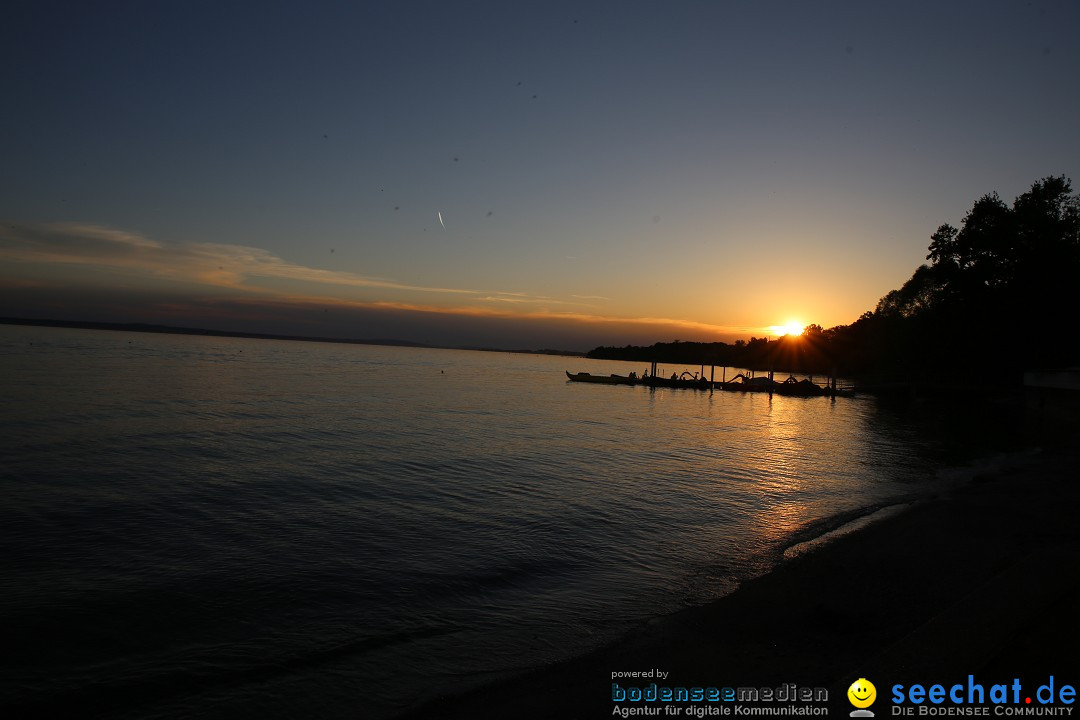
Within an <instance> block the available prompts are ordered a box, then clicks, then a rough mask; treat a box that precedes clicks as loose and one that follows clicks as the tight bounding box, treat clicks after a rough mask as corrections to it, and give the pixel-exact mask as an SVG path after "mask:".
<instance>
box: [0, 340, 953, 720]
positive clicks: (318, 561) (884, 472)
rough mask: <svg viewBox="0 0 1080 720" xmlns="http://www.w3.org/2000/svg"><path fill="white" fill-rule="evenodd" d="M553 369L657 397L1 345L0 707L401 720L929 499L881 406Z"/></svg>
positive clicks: (553, 362)
mask: <svg viewBox="0 0 1080 720" xmlns="http://www.w3.org/2000/svg"><path fill="white" fill-rule="evenodd" d="M564 369H571V370H574V369H579V370H588V371H590V372H593V373H605V372H623V373H625V372H628V371H629V370H637V371H638V372H640V371H641V368H639V367H636V366H628V365H626V364H620V363H607V362H600V361H588V360H582V359H570V358H557V357H547V356H529V355H510V354H504V353H482V352H466V351H450V350H416V349H407V348H393V347H374V346H362V345H339V344H324V343H302V342H286V341H280V342H279V341H267V340H246V339H233V338H210V337H194V336H178V335H153V334H135V333H132V334H128V333H117V332H103V331H89V330H68V329H50V328H21V327H10V326H0V377H2V380H0V382H2V384H3V386H2V389H3V396H4V402H3V410H2V411H0V449H2V456H3V465H2V478H0V482H2V486H0V487H2V490H0V493H2V495H0V500H2V502H0V544H2V546H3V553H2V556H0V562H2V570H3V572H2V575H0V584H2V593H0V617H2V619H3V625H4V627H5V628H8V630H5V635H6V637H5V645H6V649H5V660H4V661H3V662H4V664H5V666H4V667H3V668H2V672H0V686H2V687H0V697H4V698H7V699H8V700H9V702H11V703H12V704H13V705H15V706H16V707H21V708H23V709H26V708H35V709H42V708H44V709H48V708H49V707H60V706H63V707H71V706H72V705H73V704H74V706H77V707H79V708H80V709H81V711H82V714H83V715H84V716H92V715H100V716H111V717H112V716H115V717H196V716H198V717H237V716H261V717H266V716H284V715H287V714H290V713H292V714H304V715H310V716H320V717H328V718H333V717H366V718H376V719H377V718H381V717H390V716H392V715H394V714H396V713H398V712H401V711H402V710H403V709H405V708H408V707H409V706H410V705H412V704H414V703H416V702H419V701H422V700H424V699H427V698H430V697H431V696H432V695H433V694H437V693H440V692H445V691H447V690H448V689H452V688H460V687H465V686H468V685H471V684H477V683H481V682H485V681H488V680H491V679H493V678H497V677H499V676H500V675H501V674H503V673H506V672H508V671H513V670H515V669H520V668H526V667H530V666H534V665H537V664H541V663H544V662H548V661H550V660H553V659H557V658H561V657H565V656H567V655H571V654H576V653H579V652H582V651H584V650H586V649H589V648H591V647H593V646H595V645H596V644H597V643H599V642H601V641H603V640H606V639H610V638H612V637H614V636H616V635H618V634H619V633H621V632H624V631H625V630H627V629H628V628H630V627H632V626H633V625H634V624H636V623H639V622H641V621H643V620H644V619H647V618H649V617H653V616H657V615H660V614H663V613H667V612H671V611H673V610H677V609H680V608H682V607H686V606H687V605H691V604H698V603H702V602H705V601H708V600H709V599H712V598H715V597H717V596H719V595H722V594H724V593H725V592H728V591H730V589H731V588H733V587H734V586H735V585H736V584H737V583H738V582H739V580H740V579H742V578H745V577H747V576H749V575H753V574H755V573H759V572H762V571H765V570H767V569H768V568H769V567H770V566H771V565H772V564H774V563H775V562H776V561H777V559H778V558H779V556H780V554H781V553H782V551H783V549H784V548H785V547H786V546H787V545H790V544H791V543H792V542H793V540H794V539H805V537H806V536H807V535H808V534H813V532H815V531H816V529H817V528H818V527H820V526H821V525H822V524H823V521H827V520H828V519H831V518H836V517H838V516H843V515H845V514H849V513H854V512H856V511H859V510H862V509H866V508H871V507H875V506H879V505H883V504H887V503H888V502H890V501H893V500H895V499H897V498H900V497H904V496H908V495H911V494H918V493H919V492H921V491H923V490H924V489H925V486H926V484H927V483H928V482H929V481H930V480H932V478H933V470H932V468H931V467H930V465H929V461H928V460H926V459H925V458H926V456H927V453H926V452H925V451H926V449H927V441H926V440H923V439H920V435H918V434H917V433H916V432H915V430H914V429H913V428H911V427H908V426H906V425H905V424H903V423H901V422H899V421H897V420H896V419H895V418H894V417H892V416H890V415H889V414H888V413H885V412H882V411H881V410H879V409H878V407H877V405H876V403H875V402H874V401H873V400H871V399H869V398H861V397H857V398H854V399H848V398H839V399H835V400H832V399H828V398H784V397H773V398H769V397H768V396H766V395H743V394H740V393H721V392H717V393H713V394H710V393H705V392H698V391H688V390H671V389H647V388H639V387H625V386H603V385H583V384H577V383H573V384H572V383H568V382H567V381H566V377H565V375H564V374H563V370H564ZM717 372H718V375H719V372H720V371H719V370H718V371H717ZM729 372H730V371H729ZM825 524H827V523H825Z"/></svg>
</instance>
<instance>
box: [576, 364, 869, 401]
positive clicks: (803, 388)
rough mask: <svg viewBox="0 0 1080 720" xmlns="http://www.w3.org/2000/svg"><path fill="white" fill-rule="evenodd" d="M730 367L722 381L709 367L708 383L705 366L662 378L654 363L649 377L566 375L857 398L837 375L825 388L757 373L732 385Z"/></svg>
mask: <svg viewBox="0 0 1080 720" xmlns="http://www.w3.org/2000/svg"><path fill="white" fill-rule="evenodd" d="M727 370H728V369H727V367H722V368H721V378H720V381H719V382H718V381H717V380H716V366H715V365H710V366H709V379H708V380H706V379H705V366H704V365H702V366H701V373H700V375H699V374H697V373H691V372H689V371H683V373H682V374H681V375H680V374H678V373H672V374H671V377H662V376H661V375H660V374H659V372H658V369H657V363H656V362H653V363H652V365H651V368H650V370H649V371H647V372H646V374H645V375H642V376H640V377H639V376H638V375H637V373H633V372H632V373H630V374H629V375H614V374H612V375H592V374H590V373H576V374H574V373H571V372H569V371H567V372H566V377H567V379H568V380H570V381H572V382H590V383H599V384H603V385H644V386H646V387H654V388H655V387H669V388H681V389H685V390H710V391H711V390H724V391H727V392H756V393H768V394H770V395H773V394H775V395H787V396H794V397H851V396H853V395H855V386H854V385H852V384H841V383H840V382H839V381H838V380H837V378H836V376H835V375H832V376H831V377H829V378H828V379H827V380H826V382H825V384H824V385H821V384H818V383H816V382H814V376H813V375H807V376H806V377H804V378H802V379H798V378H796V377H795V375H793V374H791V375H789V376H788V377H787V378H786V379H785V380H783V381H777V380H776V379H775V377H774V372H773V371H769V372H768V373H767V374H761V375H758V374H755V372H754V371H753V370H747V371H746V372H740V373H738V374H736V375H735V376H734V377H733V378H732V379H731V380H730V381H729V380H728V379H727Z"/></svg>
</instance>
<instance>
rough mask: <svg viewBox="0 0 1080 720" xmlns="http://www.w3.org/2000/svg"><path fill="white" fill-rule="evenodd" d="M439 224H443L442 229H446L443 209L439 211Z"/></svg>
mask: <svg viewBox="0 0 1080 720" xmlns="http://www.w3.org/2000/svg"><path fill="white" fill-rule="evenodd" d="M439 224H440V225H442V229H443V230H445V229H446V223H444V222H443V221H442V210H440V211H439Z"/></svg>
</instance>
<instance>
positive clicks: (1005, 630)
mask: <svg viewBox="0 0 1080 720" xmlns="http://www.w3.org/2000/svg"><path fill="white" fill-rule="evenodd" d="M1078 467H1080V452H1077V451H1075V450H1070V449H1067V448H1066V449H1061V448H1059V449H1054V450H1045V451H1040V452H1037V453H1033V454H1031V455H1029V456H1027V457H1026V458H1025V459H1024V460H1023V461H1021V462H1019V463H1016V464H1013V465H1012V466H1011V467H1009V468H1007V469H1004V470H996V471H993V472H991V473H983V474H975V476H974V477H973V478H971V479H970V481H968V482H966V483H964V484H962V485H960V486H957V487H954V488H953V489H951V490H947V491H943V492H942V494H941V495H940V496H938V497H935V498H930V499H928V500H925V501H922V502H919V503H916V504H913V505H912V506H910V507H908V508H907V509H905V510H904V511H902V512H899V513H897V514H895V515H892V516H890V517H886V518H884V519H882V520H881V521H879V522H876V523H874V524H872V525H870V526H868V527H866V528H863V529H861V530H859V531H857V532H854V533H851V534H848V535H846V536H843V537H840V538H838V539H836V540H835V541H833V542H831V543H828V544H826V545H824V546H823V547H820V548H818V549H815V550H813V551H811V552H808V553H805V554H802V555H800V556H798V557H796V558H794V559H791V560H789V561H787V562H785V563H783V564H781V565H780V566H779V567H778V568H776V569H775V570H774V571H773V572H771V573H769V574H767V575H765V576H762V577H759V578H756V579H753V580H750V581H748V582H747V583H745V584H744V585H743V586H742V587H740V588H739V589H738V590H737V591H736V592H734V593H733V594H731V595H729V596H727V597H724V598H722V599H720V600H718V601H716V602H715V603H712V604H710V605H707V606H705V607H700V608H693V609H689V610H686V611H684V612H681V613H677V614H675V615H671V616H668V617H664V618H660V619H657V620H655V621H653V622H651V623H649V624H647V625H646V626H644V627H642V628H639V629H638V630H637V631H635V632H633V633H631V634H629V635H628V636H626V637H624V638H622V639H621V640H619V641H617V642H615V643H614V644H611V645H609V646H606V647H603V648H600V649H598V650H596V651H594V652H592V653H589V654H587V655H585V656H582V657H578V658H575V659H572V660H569V661H566V662H563V663H560V664H557V665H554V666H551V667H547V668H543V669H540V670H537V671H534V672H530V673H528V674H525V675H523V676H519V677H515V678H511V679H508V680H505V681H503V682H500V683H496V684H494V685H492V686H488V687H484V688H480V689H478V690H474V691H472V692H467V693H465V694H462V695H459V696H454V697H444V698H440V699H438V700H436V701H434V702H432V703H429V704H427V705H425V706H423V707H420V708H417V709H416V710H415V711H414V712H413V713H412V714H410V715H409V716H408V717H409V718H411V719H414V720H419V719H421V718H603V717H611V716H612V711H613V707H614V704H613V703H612V701H611V683H612V682H613V680H612V674H613V673H632V672H649V671H655V670H660V671H662V672H664V673H667V675H666V679H665V680H663V681H662V683H661V684H667V685H669V686H688V687H689V686H702V687H709V686H715V687H724V686H733V687H742V686H756V687H777V686H780V685H782V684H785V683H796V684H797V685H798V686H799V687H824V688H827V689H828V691H829V702H828V707H829V714H830V715H833V716H847V714H848V712H849V711H850V710H852V707H851V705H850V704H849V703H848V702H847V699H846V696H845V693H846V690H847V688H848V686H849V685H850V684H851V683H852V682H853V681H854V680H856V679H858V678H860V677H865V678H868V679H870V680H872V681H873V682H874V683H876V685H877V688H878V701H877V705H876V706H875V708H874V709H875V710H877V711H878V712H877V715H878V717H881V716H883V715H887V714H888V712H889V694H890V691H889V688H891V687H892V686H893V685H894V684H896V683H902V684H905V685H910V684H911V683H923V684H925V685H931V684H934V683H945V684H949V683H953V682H961V681H966V679H967V677H968V675H969V674H974V675H975V676H977V677H978V678H979V679H980V681H981V682H984V683H986V684H987V686H988V687H989V685H991V684H993V683H998V682H1001V683H1008V682H1011V681H1012V679H1013V678H1018V679H1019V680H1020V681H1021V682H1023V683H1024V686H1025V687H1030V688H1034V687H1036V686H1037V685H1039V684H1041V683H1044V682H1046V680H1047V678H1048V677H1049V676H1050V675H1054V676H1055V678H1056V679H1057V682H1058V683H1059V684H1061V683H1071V684H1073V685H1075V684H1077V681H1078V680H1080V672H1078V670H1080V662H1077V660H1076V657H1075V650H1076V648H1077V647H1078V646H1080V644H1078V640H1080V632H1078V630H1077V624H1076V620H1075V615H1076V610H1075V608H1076V607H1077V599H1078V593H1077V590H1078V588H1080V564H1078V563H1077V562H1076V557H1077V550H1078V549H1080V546H1078V543H1080V524H1078V523H1077V521H1076V518H1077V511H1078V509H1080V484H1078V478H1077V473H1076V469H1077V468H1078ZM655 681H656V679H655V678H654V679H651V680H650V679H648V678H643V679H640V680H635V679H632V678H631V679H625V680H623V679H620V680H618V682H620V683H621V686H625V685H631V684H636V685H638V686H645V685H647V684H648V683H650V682H655Z"/></svg>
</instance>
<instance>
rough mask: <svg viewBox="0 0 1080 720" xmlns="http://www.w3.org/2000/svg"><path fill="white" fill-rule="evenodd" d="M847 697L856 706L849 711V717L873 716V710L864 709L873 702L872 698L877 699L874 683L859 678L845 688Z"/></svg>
mask: <svg viewBox="0 0 1080 720" xmlns="http://www.w3.org/2000/svg"><path fill="white" fill-rule="evenodd" d="M847 698H848V701H849V702H850V703H851V704H852V705H854V706H855V708H856V709H855V710H852V711H851V717H859V718H863V717H874V713H873V711H872V710H867V709H866V708H868V707H870V706H871V705H873V704H874V700H877V688H876V687H874V683H872V682H870V681H869V680H867V679H866V678H859V679H858V680H856V681H855V682H853V683H851V687H849V688H848V689H847Z"/></svg>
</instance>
